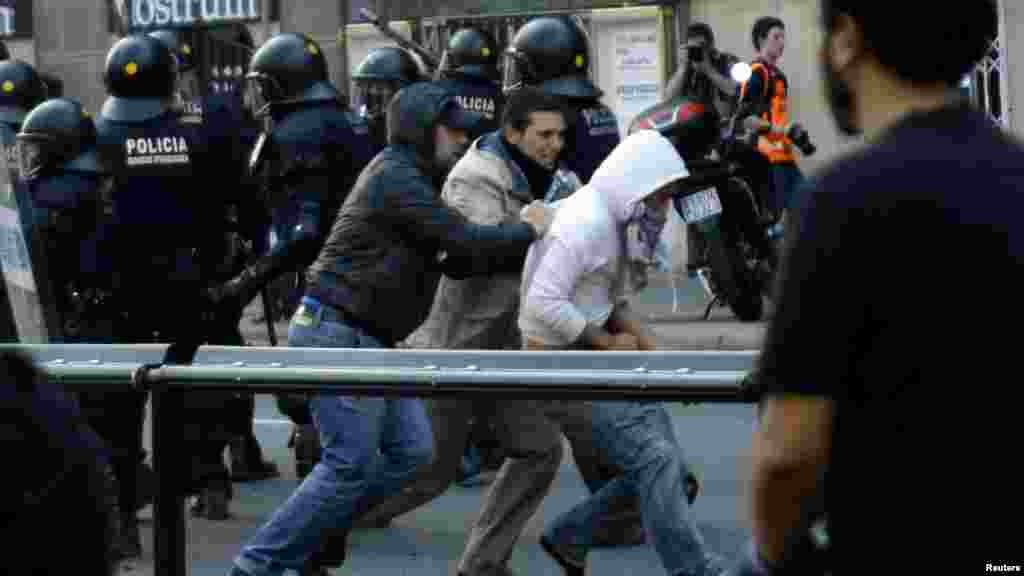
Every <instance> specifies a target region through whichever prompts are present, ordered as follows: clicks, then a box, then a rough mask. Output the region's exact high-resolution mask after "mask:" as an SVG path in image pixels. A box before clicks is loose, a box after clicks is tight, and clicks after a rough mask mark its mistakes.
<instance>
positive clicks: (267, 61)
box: [245, 32, 340, 117]
mask: <svg viewBox="0 0 1024 576" xmlns="http://www.w3.org/2000/svg"><path fill="white" fill-rule="evenodd" d="M245 80H246V91H247V94H246V98H247V101H248V102H249V105H250V106H251V107H252V111H253V114H255V115H256V116H257V117H260V116H266V115H267V114H269V113H270V112H271V108H272V107H274V106H282V105H292V104H303V103H307V102H328V101H335V102H337V101H338V100H339V99H340V94H339V93H338V90H337V89H336V88H335V87H334V86H333V85H332V84H331V83H330V80H329V79H328V75H327V60H326V59H325V58H324V53H323V51H322V50H321V49H320V45H319V44H317V43H316V41H314V40H313V39H312V38H310V37H308V36H305V35H303V34H296V33H292V32H288V33H284V34H278V35H276V36H274V37H273V38H271V39H270V40H267V41H266V42H265V43H264V44H263V45H262V46H260V47H259V49H258V50H256V52H255V53H254V54H253V55H252V58H251V59H250V60H249V73H248V74H246V75H245Z"/></svg>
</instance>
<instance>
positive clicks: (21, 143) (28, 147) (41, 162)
mask: <svg viewBox="0 0 1024 576" xmlns="http://www.w3.org/2000/svg"><path fill="white" fill-rule="evenodd" d="M48 144H49V142H48V141H47V140H46V139H43V138H38V137H36V138H33V137H28V138H26V137H22V136H19V137H18V144H17V147H16V151H15V152H16V153H15V156H16V157H17V164H18V173H19V174H20V176H21V177H22V178H23V179H25V180H29V179H32V178H35V177H36V176H37V175H39V173H40V172H41V171H42V170H43V168H44V167H45V166H46V164H47V163H48V161H49V160H50V154H49V151H50V149H51V147H50V146H48Z"/></svg>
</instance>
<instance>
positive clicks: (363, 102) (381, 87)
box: [356, 80, 398, 118]
mask: <svg viewBox="0 0 1024 576" xmlns="http://www.w3.org/2000/svg"><path fill="white" fill-rule="evenodd" d="M396 92H398V86H397V84H396V83H395V82H386V81H381V80H378V81H367V82H357V83H356V106H357V107H360V108H362V109H363V110H365V112H366V116H367V117H368V118H379V117H381V116H383V115H384V112H385V111H386V110H387V107H388V103H389V102H391V98H393V97H394V96H395V93H396Z"/></svg>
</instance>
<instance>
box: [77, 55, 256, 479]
mask: <svg viewBox="0 0 1024 576" xmlns="http://www.w3.org/2000/svg"><path fill="white" fill-rule="evenodd" d="M105 80H106V84H107V88H108V93H110V94H111V96H110V97H109V98H108V99H107V100H106V102H105V103H104V105H103V108H102V110H101V113H100V115H99V117H98V118H97V120H96V131H97V142H98V144H97V149H98V154H99V158H100V162H101V164H102V165H103V166H105V167H107V168H109V170H110V171H111V173H112V179H113V186H112V190H111V193H110V208H109V214H108V215H107V218H106V219H105V221H104V222H103V223H102V224H101V226H100V227H99V229H100V240H99V243H100V247H99V250H98V252H99V254H100V265H99V268H100V270H101V271H103V272H106V273H107V274H108V275H109V285H108V286H106V287H105V288H107V289H108V290H109V291H110V294H111V300H112V301H113V302H114V305H113V307H114V308H116V309H117V310H118V312H119V314H118V315H119V317H120V318H121V320H122V321H121V322H120V324H119V326H118V330H117V332H116V333H115V334H114V340H115V341H120V342H145V341H161V342H175V343H187V344H194V345H198V344H200V343H203V342H215V341H223V340H225V339H228V338H230V337H231V336H232V334H231V332H232V330H231V329H229V328H228V327H227V326H226V324H227V323H225V322H223V321H218V322H209V321H206V318H207V314H206V313H207V312H209V311H210V310H211V304H210V303H209V302H208V301H207V299H206V297H205V296H206V288H207V287H208V286H209V285H210V283H211V278H214V277H215V275H216V272H217V271H218V269H219V268H220V266H222V264H223V262H224V259H225V254H224V251H225V241H224V239H225V229H226V214H227V211H228V205H229V204H231V203H233V202H237V198H234V197H233V196H232V193H236V192H237V190H238V184H237V182H231V181H230V176H231V174H230V173H229V172H226V171H225V170H224V169H223V167H224V166H226V165H230V163H231V162H232V154H231V153H230V142H229V138H230V135H217V134H211V133H209V132H207V129H206V127H205V125H204V124H203V123H196V122H194V119H192V118H189V117H188V116H187V115H185V114H183V113H182V112H181V111H180V110H178V109H176V108H174V107H171V106H168V102H169V100H170V96H171V95H172V94H173V89H174V80H175V78H174V61H173V55H172V54H171V52H170V51H169V50H167V48H166V47H165V46H163V45H162V44H161V43H160V42H159V41H158V40H156V39H153V38H150V37H146V36H131V37H128V38H124V39H122V40H121V41H119V42H118V43H117V44H115V46H114V47H113V48H112V49H111V52H110V53H109V54H108V58H107V71H106V74H105ZM226 150H227V152H225V151H226ZM218 179H223V180H218ZM140 247H145V248H144V249H145V251H146V254H145V257H141V256H140V253H139V250H140ZM154 279H159V281H155V280H154ZM229 312H230V313H234V312H233V311H229ZM130 394H133V393H125V395H130ZM144 400H145V398H144V396H142V395H135V396H133V397H132V398H131V399H127V398H126V403H127V404H129V405H130V406H126V408H125V412H123V413H122V414H123V415H122V418H123V420H124V421H131V422H132V423H134V422H136V421H137V422H139V423H141V419H142V406H143V402H144ZM229 401H230V393H212V394H205V393H204V394H192V395H186V415H187V419H188V420H189V421H188V422H184V423H183V425H184V427H185V437H186V440H187V441H188V442H190V443H192V447H190V451H189V454H190V456H191V457H192V459H193V462H192V474H193V477H192V478H191V482H190V487H191V490H193V491H202V493H203V495H204V496H211V495H213V494H216V495H220V496H227V495H229V494H230V488H231V485H230V481H229V480H228V477H227V471H226V470H225V469H224V466H223V463H222V457H223V456H222V455H223V450H224V446H226V443H227V440H228V438H229V437H230V435H229V434H228V433H227V431H226V430H225V429H224V428H225V423H224V422H223V418H222V414H221V413H220V412H219V410H221V409H222V406H223V404H224V403H225V402H229ZM128 414H132V417H128V416H127V415H128ZM138 430H140V431H141V426H140V427H139V428H138ZM127 436H128V438H119V439H118V441H120V442H124V443H126V444H127V443H129V442H130V443H131V444H132V445H133V447H135V446H137V445H138V444H137V442H138V441H139V440H140V435H139V434H131V435H127ZM215 440H216V441H215ZM137 451H138V450H136V452H137ZM128 452H129V451H128V450H125V453H126V454H127V453H128Z"/></svg>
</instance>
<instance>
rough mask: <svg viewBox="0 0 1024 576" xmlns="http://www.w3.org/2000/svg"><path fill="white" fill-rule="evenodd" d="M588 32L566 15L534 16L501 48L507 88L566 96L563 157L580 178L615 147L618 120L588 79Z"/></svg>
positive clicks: (592, 171)
mask: <svg viewBox="0 0 1024 576" xmlns="http://www.w3.org/2000/svg"><path fill="white" fill-rule="evenodd" d="M589 71H590V45H589V41H588V38H587V33H586V32H585V31H584V30H583V28H582V27H580V25H579V24H578V23H577V22H576V21H575V20H574V19H573V18H572V17H570V16H563V15H559V16H542V17H539V18H534V19H533V20H530V21H529V22H527V23H526V24H524V25H523V27H522V28H520V29H519V31H518V32H516V35H515V36H514V37H513V38H512V42H510V43H509V47H508V49H506V51H505V78H504V89H505V91H506V92H508V91H510V90H515V89H516V88H518V87H520V86H537V87H539V88H540V89H542V90H544V91H545V92H548V93H551V94H557V95H559V96H562V97H564V98H565V99H566V101H567V103H568V105H569V108H570V109H572V110H573V111H574V112H575V118H570V121H571V123H572V127H570V129H569V137H568V138H567V140H566V143H565V151H564V158H565V161H566V163H567V164H568V165H569V168H571V169H572V171H573V172H575V173H576V176H578V177H579V179H580V180H581V181H582V182H587V181H589V180H590V176H591V175H592V174H593V173H594V171H595V170H597V167H598V166H600V165H601V162H603V161H604V159H605V157H607V156H608V154H609V153H611V151H612V150H613V149H614V148H615V147H616V146H618V144H619V140H620V136H619V124H618V119H617V118H616V117H615V114H614V113H613V112H612V111H611V110H610V109H609V108H608V107H607V106H605V105H604V104H602V103H601V101H600V98H601V95H602V94H603V92H602V91H601V89H600V88H598V87H597V86H595V85H594V83H593V82H592V81H591V80H590V78H589Z"/></svg>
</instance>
